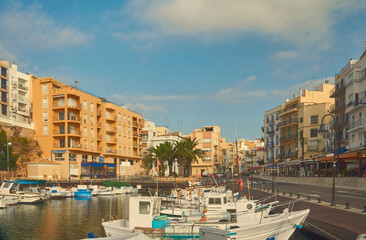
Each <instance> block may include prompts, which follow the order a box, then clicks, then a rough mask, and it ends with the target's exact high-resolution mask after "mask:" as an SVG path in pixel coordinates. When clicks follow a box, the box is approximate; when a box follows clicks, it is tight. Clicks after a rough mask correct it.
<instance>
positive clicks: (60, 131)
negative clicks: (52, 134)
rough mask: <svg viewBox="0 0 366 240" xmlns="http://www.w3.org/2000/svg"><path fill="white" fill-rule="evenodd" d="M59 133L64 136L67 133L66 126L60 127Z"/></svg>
mask: <svg viewBox="0 0 366 240" xmlns="http://www.w3.org/2000/svg"><path fill="white" fill-rule="evenodd" d="M58 133H59V134H64V133H65V126H59V127H58Z"/></svg>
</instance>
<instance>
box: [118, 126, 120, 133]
mask: <svg viewBox="0 0 366 240" xmlns="http://www.w3.org/2000/svg"><path fill="white" fill-rule="evenodd" d="M118 132H119V133H121V124H119V125H118Z"/></svg>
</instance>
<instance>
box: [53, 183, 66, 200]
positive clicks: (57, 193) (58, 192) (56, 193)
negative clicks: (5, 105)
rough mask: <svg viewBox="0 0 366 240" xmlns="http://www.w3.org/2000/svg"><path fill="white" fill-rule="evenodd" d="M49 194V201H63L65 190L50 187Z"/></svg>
mask: <svg viewBox="0 0 366 240" xmlns="http://www.w3.org/2000/svg"><path fill="white" fill-rule="evenodd" d="M49 194H50V198H51V199H59V200H60V199H65V198H66V194H67V193H66V190H64V189H63V188H61V187H55V186H53V187H50V188H49Z"/></svg>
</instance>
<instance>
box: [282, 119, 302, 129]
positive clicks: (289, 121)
mask: <svg viewBox="0 0 366 240" xmlns="http://www.w3.org/2000/svg"><path fill="white" fill-rule="evenodd" d="M297 122H298V118H290V119H288V120H286V121H282V122H280V123H279V126H280V127H283V126H286V125H289V124H291V123H297Z"/></svg>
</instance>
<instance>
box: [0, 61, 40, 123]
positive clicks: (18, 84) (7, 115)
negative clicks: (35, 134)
mask: <svg viewBox="0 0 366 240" xmlns="http://www.w3.org/2000/svg"><path fill="white" fill-rule="evenodd" d="M1 68H2V75H1V88H2V89H4V90H7V93H6V91H4V92H3V91H2V94H1V102H3V103H6V104H2V105H3V106H2V108H4V109H2V114H0V122H1V123H5V124H8V125H12V126H18V127H23V128H29V129H34V127H33V123H32V122H31V119H30V109H31V107H30V96H29V92H30V91H29V86H30V76H29V75H28V74H25V73H22V72H19V71H18V67H17V65H15V64H14V63H13V64H11V67H10V66H9V62H7V61H1ZM6 105H7V106H6ZM5 106H6V107H5Z"/></svg>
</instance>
